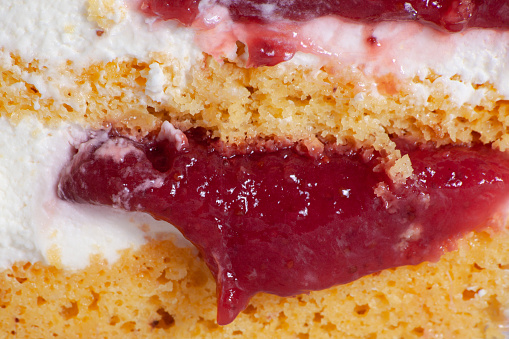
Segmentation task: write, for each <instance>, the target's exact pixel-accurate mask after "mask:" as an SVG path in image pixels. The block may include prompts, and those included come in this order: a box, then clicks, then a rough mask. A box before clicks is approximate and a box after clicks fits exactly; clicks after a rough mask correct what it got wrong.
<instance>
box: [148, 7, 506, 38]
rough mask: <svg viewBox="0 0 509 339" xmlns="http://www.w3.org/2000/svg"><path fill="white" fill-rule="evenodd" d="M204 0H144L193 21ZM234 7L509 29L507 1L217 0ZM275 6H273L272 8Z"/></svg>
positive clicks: (250, 13) (262, 15)
mask: <svg viewBox="0 0 509 339" xmlns="http://www.w3.org/2000/svg"><path fill="white" fill-rule="evenodd" d="M199 2H200V0H176V1H175V0H144V1H143V5H142V8H143V9H144V10H145V11H146V12H148V13H152V14H154V15H157V16H159V17H161V18H162V19H165V20H169V19H177V20H179V21H181V22H182V23H183V24H190V23H191V22H192V20H190V18H191V17H192V18H193V19H194V17H196V15H197V14H198V3H199ZM212 3H217V4H220V5H223V6H225V7H227V8H228V10H229V12H230V15H231V17H232V19H233V20H234V21H238V22H246V21H247V22H273V21H275V20H278V19H282V18H283V19H289V20H296V21H303V20H309V19H313V18H316V17H320V16H326V15H337V16H340V17H343V18H347V19H351V20H355V21H361V22H367V23H371V22H378V21H387V20H417V21H420V22H423V23H425V24H429V25H432V26H435V27H438V28H441V29H445V30H448V31H452V32H456V31H461V30H463V29H465V28H468V27H490V28H507V27H509V1H507V0H434V1H423V0H376V1H374V0H363V1H359V0H314V1H309V0H293V1H291V2H289V1H288V0H242V1H233V0H216V1H212ZM269 9H270V10H269Z"/></svg>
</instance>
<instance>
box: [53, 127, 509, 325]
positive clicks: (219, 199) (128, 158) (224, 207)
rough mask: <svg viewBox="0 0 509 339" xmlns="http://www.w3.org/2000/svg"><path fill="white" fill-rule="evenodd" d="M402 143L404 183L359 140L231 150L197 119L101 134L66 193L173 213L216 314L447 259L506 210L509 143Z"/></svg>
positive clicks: (65, 182) (79, 157)
mask: <svg viewBox="0 0 509 339" xmlns="http://www.w3.org/2000/svg"><path fill="white" fill-rule="evenodd" d="M172 130H173V129H172ZM173 131H175V130H173ZM399 145H400V147H401V149H402V151H403V152H404V153H407V154H408V155H409V156H410V158H411V161H412V164H413V168H414V174H413V176H412V177H411V178H410V179H408V180H407V182H406V183H405V184H394V183H393V182H392V181H391V180H390V179H389V177H388V176H387V175H386V173H385V172H384V171H383V170H382V171H380V170H379V169H377V168H379V167H380V166H378V167H377V165H379V157H377V156H376V154H374V153H373V152H371V153H370V152H367V151H362V150H358V151H355V150H349V151H340V150H338V149H334V148H333V147H330V146H326V147H325V150H324V152H323V153H322V154H321V156H320V157H316V156H313V157H312V156H310V155H309V154H307V153H303V152H302V149H303V147H302V145H297V144H292V145H286V146H285V145H283V144H280V145H278V144H277V143H270V142H267V143H266V144H265V146H264V147H251V148H249V147H248V148H246V149H244V151H243V152H226V151H225V149H224V147H222V144H221V143H220V142H218V141H215V140H212V139H210V138H209V137H207V136H206V134H204V133H201V132H199V131H192V132H187V133H186V134H185V135H184V134H183V133H181V132H177V133H174V134H173V135H170V136H169V137H161V134H160V136H159V137H151V138H147V139H145V140H143V141H134V140H131V139H129V138H126V137H123V136H119V135H116V134H110V135H109V136H108V137H105V134H103V135H102V137H101V136H99V137H97V138H93V139H91V140H89V141H88V142H86V143H84V144H82V145H81V146H80V147H79V150H78V151H77V153H76V154H75V155H74V157H73V158H72V160H71V162H70V163H69V164H68V166H67V167H66V168H65V169H64V170H63V172H62V175H61V179H60V182H59V186H58V193H59V196H60V197H61V198H63V199H66V200H69V201H74V202H78V203H90V204H97V205H111V206H114V207H117V208H123V209H125V210H128V211H143V212H147V213H150V214H151V215H152V216H154V217H155V218H157V219H162V220H165V221H167V222H169V223H171V224H173V225H174V226H176V227H177V228H178V229H179V230H180V231H181V232H182V234H183V235H184V236H185V237H186V238H187V239H189V240H190V241H191V242H192V243H193V244H194V245H195V246H196V247H197V248H198V249H199V250H200V252H201V253H202V255H203V258H204V259H205V261H206V263H207V265H208V267H209V268H210V270H211V271H212V273H213V275H214V277H215V279H216V281H217V293H218V316H217V317H218V323H219V324H228V323H230V322H231V321H233V320H234V319H235V317H236V316H237V314H238V313H239V312H241V311H242V310H243V309H244V308H245V307H246V305H247V303H248V301H249V299H250V298H251V297H252V296H253V295H254V294H256V293H257V292H267V293H273V294H277V295H280V296H294V295H298V294H300V293H306V292H308V291H312V290H321V289H325V288H328V287H330V286H333V285H337V284H345V283H348V282H351V281H353V280H356V279H358V278H360V277H362V276H365V275H368V274H370V273H373V272H378V271H380V270H383V269H386V268H391V267H397V266H402V265H415V264H419V263H421V262H424V261H436V260H438V258H439V257H440V255H441V254H442V253H443V251H444V250H448V249H449V250H450V249H452V248H454V246H455V245H454V244H455V240H456V239H457V238H459V237H460V236H462V235H465V234H466V233H467V232H470V231H472V230H479V229H482V228H484V227H486V225H487V223H489V222H490V221H491V220H490V218H493V217H494V216H497V214H498V215H500V213H499V212H503V210H504V205H505V203H506V200H507V198H508V192H509V187H508V184H507V183H509V159H508V157H507V156H506V155H505V154H504V153H501V152H498V151H495V150H492V149H491V148H490V147H488V146H474V147H463V146H445V147H441V148H438V149H436V148H434V147H432V146H428V145H427V146H416V145H411V144H407V143H405V142H402V141H400V142H399ZM223 146H224V145H223ZM269 146H270V147H269Z"/></svg>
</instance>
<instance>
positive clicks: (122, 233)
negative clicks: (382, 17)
mask: <svg viewBox="0 0 509 339" xmlns="http://www.w3.org/2000/svg"><path fill="white" fill-rule="evenodd" d="M85 136H86V132H85V131H84V130H83V129H82V128H80V127H76V126H72V125H69V124H61V125H60V126H59V127H58V128H48V127H44V126H43V125H42V123H41V122H39V121H38V120H36V119H35V118H25V119H24V120H23V121H21V122H20V123H19V124H17V125H12V124H11V123H10V122H9V121H8V119H6V118H0V160H1V161H0V268H8V267H9V266H11V265H12V264H13V263H14V262H16V261H30V262H36V261H42V262H44V263H49V264H53V265H56V266H57V267H64V268H68V269H80V268H84V267H86V266H87V265H88V264H89V262H90V256H91V255H99V256H102V257H103V258H104V259H106V260H107V261H108V262H110V263H112V262H114V261H115V260H117V259H118V258H119V256H120V251H121V250H123V249H127V248H133V249H136V248H138V247H139V246H141V245H142V244H144V243H146V242H147V240H148V239H165V238H169V237H172V238H174V239H175V240H176V244H177V245H179V246H190V243H189V242H187V240H185V239H184V238H183V237H182V236H181V235H180V233H179V232H178V231H177V230H176V229H175V228H173V227H172V226H171V225H170V224H168V223H166V222H162V221H157V220H154V219H153V218H152V217H150V216H149V215H147V214H143V213H127V212H123V211H120V210H115V209H111V208H107V207H97V206H90V205H87V204H84V205H81V204H74V203H68V202H65V201H63V200H60V199H58V198H57V196H56V187H57V185H56V183H57V180H58V177H59V173H60V170H61V168H62V167H63V165H64V164H65V163H66V162H68V161H69V158H70V156H71V149H72V146H71V145H72V144H73V143H75V142H79V141H83V140H84V137H85Z"/></svg>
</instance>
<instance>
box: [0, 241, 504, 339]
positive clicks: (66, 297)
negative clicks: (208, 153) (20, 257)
mask: <svg viewBox="0 0 509 339" xmlns="http://www.w3.org/2000/svg"><path fill="white" fill-rule="evenodd" d="M508 241H509V235H508V234H507V233H502V234H498V235H497V236H493V235H491V234H489V233H484V232H483V233H479V234H472V235H470V236H468V237H467V238H465V239H463V240H461V241H460V242H459V245H458V249H457V250H456V251H453V252H450V253H447V254H445V255H444V256H443V257H442V258H441V260H440V261H439V262H438V263H423V264H421V265H418V266H415V267H400V268H396V269H390V270H385V271H383V272H380V273H379V274H374V275H371V276H367V277H364V278H362V279H359V280H358V281H355V282H353V283H350V284H348V285H344V286H337V287H334V288H330V289H328V290H324V291H319V292H312V293H310V294H309V295H301V296H297V297H296V298H280V297H276V296H272V295H266V294H261V295H257V296H256V297H255V298H253V300H252V301H251V303H250V305H249V306H248V307H247V309H246V310H245V311H244V312H242V313H241V314H240V315H239V317H238V318H237V319H236V320H235V321H234V322H233V323H232V324H230V325H227V326H218V325H217V324H216V322H215V316H216V314H215V313H216V312H215V283H214V280H213V278H212V276H211V275H210V273H209V271H208V269H207V267H206V266H205V265H204V263H203V262H202V261H200V259H199V258H198V257H197V255H196V251H194V250H192V249H190V248H177V247H175V246H174V245H173V244H172V242H171V241H163V242H157V241H153V242H150V243H148V244H147V245H145V246H143V247H142V248H140V249H139V250H136V251H132V250H126V251H125V252H124V253H123V254H122V256H121V258H120V260H118V261H117V262H115V263H106V262H104V260H101V258H98V257H96V258H93V260H92V263H91V265H90V266H89V267H88V268H86V269H83V270H79V271H70V270H65V269H61V268H58V267H55V266H47V265H44V264H42V263H26V262H21V263H17V264H15V265H14V266H13V267H12V268H11V269H8V270H4V271H2V272H1V273H0V328H1V329H2V333H3V335H2V337H12V338H50V337H61V338H168V337H177V338H190V337H203V338H243V337H248V338H275V337H278V338H503V337H504V336H503V333H504V331H505V330H507V327H505V325H504V322H505V319H506V315H505V314H504V313H503V307H502V305H507V304H508V303H509V290H508V280H507V269H508V268H509V247H508V246H507V243H508Z"/></svg>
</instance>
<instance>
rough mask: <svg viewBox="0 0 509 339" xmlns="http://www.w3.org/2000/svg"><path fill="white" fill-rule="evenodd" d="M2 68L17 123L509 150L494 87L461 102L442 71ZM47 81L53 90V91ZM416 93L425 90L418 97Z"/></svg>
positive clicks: (2, 90) (172, 65) (159, 63)
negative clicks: (398, 74)
mask: <svg viewBox="0 0 509 339" xmlns="http://www.w3.org/2000/svg"><path fill="white" fill-rule="evenodd" d="M154 67H157V68H158V69H160V70H161V72H162V74H163V78H164V81H163V82H162V83H158V84H157V86H159V87H160V88H159V90H160V93H153V90H154V89H153V88H147V83H148V82H149V80H150V76H151V75H150V71H151V69H152V68H154ZM0 69H1V71H2V77H1V78H0V112H1V113H0V114H1V115H7V116H10V117H11V118H12V119H18V120H19V119H21V118H22V117H23V116H25V115H36V116H38V117H39V118H40V119H43V120H45V121H47V122H51V121H59V120H61V119H63V120H68V121H74V122H78V123H89V124H92V125H95V126H97V125H101V124H103V123H104V122H105V121H106V122H107V123H111V124H116V125H121V126H123V127H127V128H130V129H132V130H133V131H140V132H142V133H146V132H148V131H150V130H153V129H154V128H156V127H157V126H158V125H159V124H160V123H161V121H162V120H171V122H173V123H175V124H176V125H178V126H180V127H182V128H189V127H192V126H194V127H196V126H201V127H205V128H207V129H209V130H211V131H213V132H214V133H215V135H216V136H218V137H221V138H222V139H223V140H226V141H230V142H233V143H239V142H243V141H245V140H246V139H249V138H256V137H259V136H273V135H277V136H283V137H287V138H291V139H292V140H302V139H304V140H306V139H307V140H309V139H314V138H317V137H318V138H323V139H331V140H335V141H337V142H338V143H341V144H347V143H350V144H354V145H357V146H361V145H367V146H373V147H375V148H376V149H377V150H385V151H386V152H387V153H388V154H395V156H396V158H398V157H399V153H398V151H397V150H395V145H394V143H393V142H392V141H391V138H392V137H394V136H405V137H408V138H412V139H415V140H418V141H430V140H431V141H434V142H436V143H437V144H439V145H440V144H444V143H450V142H457V143H470V142H475V141H480V142H483V143H493V144H494V145H495V146H496V147H498V148H500V149H501V150H506V149H507V148H508V147H509V138H508V137H507V133H508V131H509V102H508V101H506V100H503V98H502V97H501V96H500V95H498V94H497V92H496V90H495V89H494V88H493V87H492V86H491V85H490V84H487V83H486V84H474V87H475V89H476V90H478V91H482V92H483V99H482V100H480V101H479V103H477V104H476V105H475V106H473V105H472V104H469V103H463V104H460V105H458V103H456V102H455V101H454V100H452V99H451V98H449V95H447V94H446V90H445V87H444V79H442V78H441V77H439V76H438V75H434V74H430V75H429V76H428V77H426V78H424V79H418V78H415V79H408V80H402V79H397V78H391V77H385V78H383V79H372V78H369V77H366V76H365V75H363V74H362V73H361V72H359V71H358V70H355V69H349V68H346V69H342V70H338V69H332V68H330V69H329V68H326V67H323V68H321V69H318V70H316V69H309V68H304V67H303V66H298V65H292V64H281V65H277V66H274V67H261V68H249V69H246V68H242V67H239V66H238V65H236V64H232V63H227V62H226V63H224V64H222V65H219V64H218V63H217V62H216V61H214V60H213V59H212V58H210V57H204V59H203V60H202V61H198V62H197V63H196V64H195V65H194V66H193V67H192V68H191V69H186V68H185V67H183V66H182V65H181V64H180V63H179V62H178V61H176V60H173V59H170V58H169V57H168V56H167V55H165V54H163V53H155V54H153V55H152V60H151V61H150V62H139V61H137V60H128V61H114V62H109V63H97V64H94V65H91V66H90V67H87V68H85V69H83V70H76V68H75V67H74V66H73V65H72V64H69V65H64V66H62V69H60V70H59V74H63V75H64V77H65V81H61V79H58V78H57V77H52V76H51V75H50V74H49V73H42V72H41V71H40V65H39V63H38V62H37V61H33V62H31V63H25V62H23V61H22V60H21V59H20V58H19V57H17V56H15V55H11V56H10V57H7V60H4V61H3V62H2V63H0ZM23 79H25V80H23ZM33 79H42V80H43V81H42V80H41V81H34V80H33ZM446 80H448V81H458V79H446ZM41 83H46V85H41ZM48 84H52V85H53V86H54V87H53V88H52V89H51V93H50V94H51V95H49V94H48V93H47V92H50V89H48V88H45V87H47V86H48ZM38 86H39V87H38ZM418 89H421V92H425V93H427V94H422V93H421V94H419V95H418V94H416V92H417V91H418ZM422 89H425V91H422ZM55 91H56V92H58V93H56V94H58V95H55Z"/></svg>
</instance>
